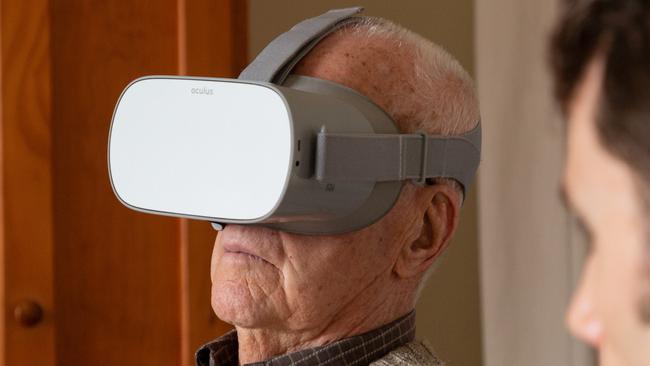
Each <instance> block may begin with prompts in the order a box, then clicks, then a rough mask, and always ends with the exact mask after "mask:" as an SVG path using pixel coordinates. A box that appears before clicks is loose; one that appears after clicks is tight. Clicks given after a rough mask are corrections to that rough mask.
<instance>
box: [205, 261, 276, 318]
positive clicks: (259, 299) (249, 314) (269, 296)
mask: <svg viewBox="0 0 650 366" xmlns="http://www.w3.org/2000/svg"><path fill="white" fill-rule="evenodd" d="M212 308H213V310H214V312H215V314H216V315H217V316H218V317H219V318H221V319H222V320H224V321H226V322H228V323H231V324H234V325H239V326H244V327H254V326H261V325H263V324H267V323H269V322H273V321H274V320H275V319H277V318H279V317H282V314H283V313H284V312H286V306H285V300H284V291H283V289H282V275H281V273H280V272H279V271H278V269H277V268H275V267H274V266H272V265H270V264H268V263H266V262H263V261H260V260H252V261H249V262H240V261H229V260H228V259H225V260H224V258H223V257H221V258H219V259H217V261H216V263H215V267H214V271H213V279H212Z"/></svg>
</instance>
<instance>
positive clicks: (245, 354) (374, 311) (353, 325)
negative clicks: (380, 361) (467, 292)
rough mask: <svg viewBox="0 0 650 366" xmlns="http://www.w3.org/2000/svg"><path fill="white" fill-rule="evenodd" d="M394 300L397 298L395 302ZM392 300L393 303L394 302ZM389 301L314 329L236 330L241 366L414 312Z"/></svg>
mask: <svg viewBox="0 0 650 366" xmlns="http://www.w3.org/2000/svg"><path fill="white" fill-rule="evenodd" d="M393 299H394V298H393ZM393 299H391V300H393ZM389 302H390V301H389V300H388V299H386V301H384V302H382V303H379V304H375V305H370V306H368V304H366V305H367V306H365V307H363V308H361V309H359V308H356V309H354V310H353V309H346V310H344V311H342V312H340V313H339V314H337V316H335V317H333V318H332V319H330V320H329V322H327V323H326V324H323V325H322V326H319V327H315V328H313V329H301V330H287V329H266V328H255V329H250V328H243V327H236V329H237V339H238V343H239V364H240V365H245V364H248V363H253V362H259V361H264V360H267V359H269V358H272V357H275V356H279V355H283V354H288V353H292V352H296V351H299V350H303V349H308V348H313V347H319V346H323V345H326V344H329V343H332V342H335V341H338V340H341V339H344V338H349V337H352V336H355V335H359V334H363V333H366V332H369V331H371V330H374V329H377V328H379V327H381V326H382V325H385V324H388V323H390V322H391V321H394V320H395V319H398V318H400V317H402V316H404V315H406V314H408V313H409V312H411V311H412V310H413V305H412V304H403V303H402V304H394V303H389Z"/></svg>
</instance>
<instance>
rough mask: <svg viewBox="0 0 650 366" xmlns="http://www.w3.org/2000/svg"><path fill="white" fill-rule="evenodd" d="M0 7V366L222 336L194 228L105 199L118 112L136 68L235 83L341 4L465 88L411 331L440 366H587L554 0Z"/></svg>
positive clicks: (146, 1) (151, 359)
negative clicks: (378, 22)
mask: <svg viewBox="0 0 650 366" xmlns="http://www.w3.org/2000/svg"><path fill="white" fill-rule="evenodd" d="M0 3H1V6H0V64H1V66H0V83H1V94H0V125H1V128H0V154H1V156H0V189H1V192H2V194H1V195H0V248H1V250H0V306H2V314H3V316H2V317H0V365H12V366H13V365H32V364H38V365H57V366H64V365H65V366H74V365H86V364H93V365H157V366H158V365H183V366H186V365H187V366H189V365H192V364H193V353H194V351H195V350H196V348H198V347H199V346H200V345H201V344H202V343H205V342H207V341H209V340H211V339H214V338H216V337H218V336H220V335H221V334H223V333H224V332H226V331H228V330H229V329H230V328H229V326H228V325H227V324H224V323H222V322H221V321H219V319H217V318H216V317H215V316H214V315H213V313H212V310H211V308H210V298H209V297H210V282H209V281H210V279H209V262H210V253H211V249H212V245H213V242H214V237H215V232H214V231H213V230H212V229H211V228H210V226H209V225H208V224H207V223H203V222H193V221H188V220H179V219H172V218H163V217H155V216H151V215H145V214H141V213H136V212H134V211H131V210H128V209H126V208H125V207H122V206H121V205H120V204H119V202H118V201H117V199H115V197H114V195H113V193H112V191H111V188H110V183H109V180H108V174H107V166H106V143H107V138H108V128H109V122H110V119H111V115H112V112H113V107H114V103H115V102H116V100H117V98H118V96H119V95H120V92H121V91H122V89H123V88H124V87H125V86H126V85H127V84H128V82H129V81H131V80H132V79H135V78H137V77H139V76H143V75H151V74H172V75H197V76H199V75H200V76H209V77H235V76H236V75H237V74H238V73H239V71H240V70H241V69H242V68H243V67H244V66H245V65H246V64H247V63H248V61H250V60H251V59H252V58H253V57H254V56H255V55H256V54H257V53H258V52H259V51H260V50H261V49H262V48H263V47H264V46H265V45H266V44H267V43H268V42H269V41H271V40H272V39H273V38H274V37H275V36H276V35H278V34H279V33H281V32H284V31H285V30H287V29H288V28H290V27H291V26H293V25H294V24H295V23H297V22H299V21H300V20H302V19H304V18H307V17H311V16H315V15H318V14H320V13H322V12H324V11H326V10H328V9H331V8H336V7H347V6H353V5H362V6H364V7H365V8H366V12H365V14H366V15H374V16H381V17H385V18H388V19H391V20H393V21H396V22H397V23H400V24H402V25H403V26H405V27H407V28H410V29H412V30H414V31H416V32H418V33H420V34H422V35H423V36H425V37H426V38H429V39H431V40H432V41H434V42H436V43H438V44H440V45H442V46H443V47H444V48H446V49H447V50H448V51H449V52H450V53H452V54H453V55H454V56H456V57H457V58H458V59H459V61H460V62H461V64H463V66H464V67H465V68H466V69H467V70H468V71H469V72H470V74H472V75H473V76H474V77H475V78H476V80H477V86H478V89H479V95H480V100H481V105H482V115H483V126H484V157H483V163H482V168H481V172H480V179H479V183H478V184H477V187H476V188H475V189H474V191H473V192H472V193H471V194H470V196H469V200H468V201H467V202H466V203H465V206H464V208H463V213H462V218H461V226H460V228H459V233H458V234H457V236H456V238H455V240H454V242H453V244H452V246H451V247H450V248H449V250H448V252H447V254H446V255H445V256H444V257H443V259H442V260H441V263H440V264H439V267H438V269H437V270H436V272H435V274H434V275H433V276H432V278H431V279H430V280H429V282H428V283H427V286H426V288H425V289H424V291H423V294H422V298H421V299H420V302H419V304H418V307H417V327H418V337H420V338H424V339H427V340H428V341H429V343H430V344H431V345H432V346H433V348H434V349H435V350H436V351H437V352H438V353H439V355H440V356H441V357H442V358H443V359H445V360H446V361H447V362H448V364H449V365H461V366H463V365H488V366H520V365H548V364H553V365H571V366H574V365H575V366H587V365H593V364H594V362H593V359H592V357H591V354H590V353H589V351H588V350H586V349H585V348H584V347H582V346H580V345H578V344H576V343H575V342H573V341H572V340H571V339H570V337H569V336H568V334H567V333H566V332H565V331H564V327H563V313H564V307H565V306H566V304H567V302H568V301H569V297H570V292H571V289H572V287H573V284H574V283H575V280H576V276H577V273H578V270H579V268H580V263H581V260H582V258H583V255H584V253H583V252H584V249H583V244H582V242H583V239H582V238H581V237H580V236H579V235H578V234H577V231H576V230H575V225H574V223H573V222H572V219H571V218H570V217H569V215H568V214H567V213H566V212H565V211H564V209H563V208H562V205H561V203H560V201H559V199H558V196H557V193H556V192H557V182H558V180H559V178H560V175H561V169H562V166H561V158H562V154H563V133H564V131H563V128H562V124H561V122H560V118H559V115H558V113H557V112H556V108H555V106H554V105H553V103H552V98H551V94H550V88H551V86H550V81H549V77H548V75H547V70H546V44H547V38H548V33H549V31H550V29H551V27H552V25H553V23H554V20H555V17H556V13H557V8H558V7H557V4H555V2H554V1H544V2H540V1H537V0H421V1H417V0H402V1H399V2H397V1H391V0H367V1H347V0H332V1H325V0H311V1H298V0H269V1H266V0H248V1H246V0H156V1H152V0H133V1H119V0H103V1H95V0H93V1H91V0H65V1H64V0H23V1H15V0H0ZM216 166H218V162H215V167H216Z"/></svg>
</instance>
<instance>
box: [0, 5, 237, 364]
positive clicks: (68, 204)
mask: <svg viewBox="0 0 650 366" xmlns="http://www.w3.org/2000/svg"><path fill="white" fill-rule="evenodd" d="M0 4H1V6H0V81H1V87H0V90H1V95H0V192H1V194H0V263H1V264H0V269H1V270H0V296H1V299H2V301H0V306H1V307H2V314H3V316H2V317H0V365H12V366H13V365H28V364H29V365H31V364H37V365H46V366H47V365H65V366H74V365H86V364H93V365H179V364H180V365H190V364H192V362H193V361H192V355H193V353H194V349H195V348H196V347H198V345H199V344H201V343H203V342H205V341H207V340H209V339H211V338H214V337H217V336H219V335H221V334H222V333H223V332H225V331H227V330H228V329H229V327H228V326H227V325H225V324H224V323H222V322H220V321H219V320H218V319H216V317H215V316H214V315H213V313H212V310H211V308H210V277H209V263H210V253H211V249H212V245H213V241H214V237H215V233H214V231H212V229H211V228H210V226H209V224H207V223H198V222H188V221H184V220H177V219H172V218H163V217H156V216H151V215H145V214H140V213H136V212H133V211H131V210H128V209H126V208H125V207H123V206H122V205H121V204H119V203H118V201H117V199H116V198H115V197H114V195H113V193H112V190H111V188H110V183H109V180H108V174H107V173H108V172H107V164H106V143H107V139H108V130H109V123H110V118H111V115H112V112H113V107H114V104H115V102H116V100H117V98H118V96H119V94H120V92H121V91H122V89H123V88H124V86H126V84H127V83H128V82H129V81H131V80H132V79H134V78H136V77H139V76H142V75H146V74H192V75H204V76H222V77H223V76H234V75H236V74H237V73H238V72H239V70H240V69H241V68H242V67H243V65H244V63H245V60H246V52H245V50H246V36H247V32H246V29H247V25H246V18H247V14H246V11H247V10H246V9H247V2H246V1H240V0H189V1H185V0H138V1H120V0H107V1H87V0H25V1H11V0H0ZM26 300H33V301H34V302H36V303H37V304H39V305H41V306H42V308H43V310H44V316H43V319H42V320H41V321H40V322H37V324H35V325H34V326H32V327H25V326H22V325H20V324H19V323H18V322H17V321H16V320H15V319H14V310H15V308H16V306H18V305H19V304H20V303H21V302H23V301H26Z"/></svg>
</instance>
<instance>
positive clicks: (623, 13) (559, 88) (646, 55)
mask: <svg viewBox="0 0 650 366" xmlns="http://www.w3.org/2000/svg"><path fill="white" fill-rule="evenodd" d="M565 6H566V11H565V12H564V16H563V17H562V19H561V21H560V23H559V26H558V27H557V29H556V31H555V34H554V35H553V40H552V46H551V47H552V49H551V64H552V68H553V72H554V76H555V86H556V88H555V89H556V90H555V91H556V96H557V99H558V100H559V102H560V104H561V105H562V107H563V108H564V110H565V112H566V108H567V105H568V103H569V102H570V100H571V98H572V97H573V95H574V93H575V91H576V87H577V85H578V83H579V82H580V79H581V77H582V76H583V74H584V70H585V69H586V68H587V65H588V64H589V62H590V61H591V60H592V59H593V57H594V56H595V54H596V53H597V52H599V51H601V52H602V53H603V55H604V57H605V62H606V64H607V68H606V70H605V75H604V79H603V88H602V94H601V101H600V102H601V103H600V106H599V107H598V111H597V119H596V123H597V127H598V132H599V137H600V140H601V142H602V143H603V145H604V146H605V147H606V148H607V149H608V150H609V151H610V152H611V153H612V154H614V155H616V156H617V157H619V158H620V159H623V160H624V161H625V162H627V163H628V164H629V165H630V166H631V167H632V168H634V170H635V172H636V173H637V174H638V176H639V177H638V178H639V179H641V182H640V184H641V185H642V187H640V191H641V192H640V193H641V194H642V195H643V196H644V198H645V199H647V200H648V204H650V194H648V193H647V192H648V191H650V1H647V0H591V1H590V0H573V1H566V3H565Z"/></svg>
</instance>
